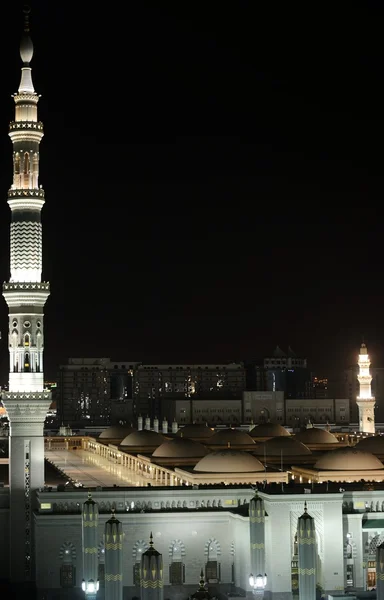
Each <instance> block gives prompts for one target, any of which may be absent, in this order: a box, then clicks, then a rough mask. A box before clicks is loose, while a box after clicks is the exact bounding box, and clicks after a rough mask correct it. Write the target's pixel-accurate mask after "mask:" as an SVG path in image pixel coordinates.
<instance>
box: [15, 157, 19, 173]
mask: <svg viewBox="0 0 384 600" xmlns="http://www.w3.org/2000/svg"><path fill="white" fill-rule="evenodd" d="M15 175H20V154H19V153H18V152H16V154H15Z"/></svg>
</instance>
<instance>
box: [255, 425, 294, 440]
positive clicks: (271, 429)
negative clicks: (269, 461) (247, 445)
mask: <svg viewBox="0 0 384 600" xmlns="http://www.w3.org/2000/svg"><path fill="white" fill-rule="evenodd" d="M249 433H250V435H251V436H252V437H254V438H258V437H261V438H263V437H277V436H282V435H285V436H288V435H291V434H290V433H289V431H287V430H286V429H285V427H283V426H282V425H280V424H279V423H262V424H261V425H255V427H254V428H253V429H251V431H250V432H249Z"/></svg>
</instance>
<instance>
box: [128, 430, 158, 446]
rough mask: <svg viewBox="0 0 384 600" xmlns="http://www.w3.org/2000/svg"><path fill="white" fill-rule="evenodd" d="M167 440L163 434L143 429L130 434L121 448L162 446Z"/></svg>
mask: <svg viewBox="0 0 384 600" xmlns="http://www.w3.org/2000/svg"><path fill="white" fill-rule="evenodd" d="M165 440H166V438H165V437H164V436H163V434H162V433H158V432H157V431H152V430H150V429H141V430H140V431H132V433H130V434H128V435H127V436H126V437H125V438H124V439H123V441H122V442H121V444H120V445H121V446H160V444H162V442H164V441H165Z"/></svg>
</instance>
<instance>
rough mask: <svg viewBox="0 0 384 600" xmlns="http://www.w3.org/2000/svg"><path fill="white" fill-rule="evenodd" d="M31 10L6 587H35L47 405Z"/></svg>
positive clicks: (16, 125)
mask: <svg viewBox="0 0 384 600" xmlns="http://www.w3.org/2000/svg"><path fill="white" fill-rule="evenodd" d="M29 14H30V10H29V8H28V7H25V9H24V26H23V35H22V38H21V43H20V57H21V61H22V67H21V80H20V86H19V90H18V92H17V93H16V94H14V96H13V99H14V102H15V120H14V121H12V122H11V123H10V125H9V137H10V138H11V142H12V146H13V180H12V184H11V187H10V189H9V190H8V204H9V207H10V209H11V234H10V280H9V282H8V283H7V282H5V283H4V284H3V296H4V298H5V301H6V303H7V305H8V313H9V335H8V346H9V359H10V361H9V362H10V364H9V391H6V392H3V393H2V401H3V404H4V406H5V408H6V410H7V413H8V418H9V422H10V434H9V456H10V465H9V482H10V495H11V499H10V528H11V535H10V560H9V563H10V567H11V573H10V575H11V581H12V582H14V583H17V582H18V583H21V584H24V583H25V582H33V579H34V556H33V535H32V534H33V510H34V509H35V502H36V499H35V491H36V489H38V488H41V487H43V486H44V438H43V430H44V421H45V417H46V414H47V411H48V408H49V405H50V403H51V394H50V392H48V391H46V390H45V389H44V373H43V349H44V327H43V325H44V305H45V302H46V300H47V298H48V296H49V283H46V282H42V281H41V272H42V227H41V216H40V215H41V209H42V208H43V205H44V202H45V199H44V190H43V189H42V187H41V186H40V185H39V158H40V142H41V140H42V138H43V124H42V123H41V122H40V121H39V120H38V117H37V104H38V101H39V96H38V95H37V94H36V92H35V90H34V87H33V83H32V70H31V67H30V62H31V60H32V57H33V43H32V40H31V38H30V35H29V31H30V23H29Z"/></svg>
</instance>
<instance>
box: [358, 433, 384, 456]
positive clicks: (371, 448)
mask: <svg viewBox="0 0 384 600" xmlns="http://www.w3.org/2000/svg"><path fill="white" fill-rule="evenodd" d="M355 448H356V449H357V450H363V451H364V452H372V454H384V435H370V436H368V437H364V438H362V439H361V440H360V441H359V442H357V444H356V446H355Z"/></svg>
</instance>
